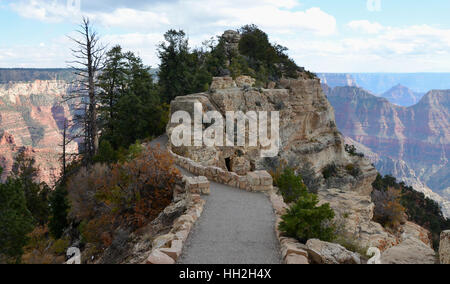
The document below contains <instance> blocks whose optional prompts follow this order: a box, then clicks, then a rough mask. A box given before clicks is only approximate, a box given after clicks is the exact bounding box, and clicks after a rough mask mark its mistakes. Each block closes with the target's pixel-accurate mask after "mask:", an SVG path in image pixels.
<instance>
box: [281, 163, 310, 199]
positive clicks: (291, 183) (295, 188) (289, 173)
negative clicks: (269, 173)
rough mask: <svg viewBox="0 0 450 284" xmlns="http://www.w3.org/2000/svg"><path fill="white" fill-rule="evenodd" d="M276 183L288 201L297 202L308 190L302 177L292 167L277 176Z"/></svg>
mask: <svg viewBox="0 0 450 284" xmlns="http://www.w3.org/2000/svg"><path fill="white" fill-rule="evenodd" d="M275 183H276V185H277V186H278V188H279V190H280V193H281V195H282V196H283V198H284V201H285V202H286V203H291V202H295V201H297V199H298V198H299V197H300V196H303V195H304V194H306V193H307V192H308V189H307V188H306V186H305V184H304V183H303V180H302V178H301V177H300V176H297V175H296V174H295V172H294V170H293V169H291V168H286V169H285V170H284V171H283V173H282V174H281V175H280V176H277V177H276V180H275Z"/></svg>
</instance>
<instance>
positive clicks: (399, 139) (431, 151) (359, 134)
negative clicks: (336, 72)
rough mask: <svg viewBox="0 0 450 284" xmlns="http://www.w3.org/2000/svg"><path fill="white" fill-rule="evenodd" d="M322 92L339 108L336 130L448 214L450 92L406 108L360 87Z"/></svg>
mask: <svg viewBox="0 0 450 284" xmlns="http://www.w3.org/2000/svg"><path fill="white" fill-rule="evenodd" d="M324 90H325V93H326V94H327V96H328V98H329V100H330V102H331V104H332V105H333V107H334V108H335V110H336V113H337V116H336V121H337V125H338V128H339V129H340V130H341V131H342V132H343V134H344V135H345V136H346V137H349V138H350V139H351V140H353V141H354V142H356V143H354V142H352V141H350V140H349V141H348V142H349V143H351V144H355V145H356V146H359V147H358V148H359V149H360V151H362V152H365V153H366V154H368V155H369V157H371V159H372V161H373V162H374V163H375V166H376V167H377V169H378V170H379V171H380V172H381V173H382V174H392V175H394V176H395V177H397V178H399V179H400V180H403V181H405V182H407V183H408V184H409V185H412V186H414V187H415V188H416V189H417V190H419V191H422V192H424V193H425V194H426V195H428V196H429V197H432V198H433V199H435V200H436V201H438V202H440V204H441V205H442V206H443V209H444V210H443V211H445V212H444V213H445V214H446V215H447V216H450V210H449V209H450V204H449V203H448V199H447V201H446V200H444V199H442V198H440V197H439V196H438V195H442V196H444V197H446V194H447V193H448V191H449V186H450V180H449V176H448V172H449V163H448V158H449V156H448V153H449V150H450V131H449V130H450V120H449V117H450V116H449V114H450V104H449V102H450V91H431V92H429V93H427V94H426V95H425V96H424V97H423V98H422V99H421V100H420V102H419V103H418V104H416V105H414V106H411V107H408V108H406V107H400V106H396V105H393V104H391V103H389V102H388V101H387V100H386V99H384V98H380V97H376V96H374V95H373V94H371V93H369V92H367V91H365V90H363V89H361V88H356V87H336V88H334V89H331V88H329V87H327V86H324ZM361 145H363V146H364V147H361ZM430 188H431V190H432V191H434V194H433V192H432V191H431V190H430Z"/></svg>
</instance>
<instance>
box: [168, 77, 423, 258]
mask: <svg viewBox="0 0 450 284" xmlns="http://www.w3.org/2000/svg"><path fill="white" fill-rule="evenodd" d="M252 83H253V81H252V80H251V79H249V78H242V77H241V78H237V79H236V82H235V81H233V80H232V79H231V78H215V79H214V81H213V84H212V89H211V91H210V92H207V93H200V94H194V95H188V96H184V97H178V98H176V99H175V100H174V101H173V102H172V104H171V112H172V114H173V113H175V112H177V111H180V110H184V111H187V112H188V113H190V114H191V115H192V117H194V116H193V111H194V104H195V103H201V105H202V109H203V111H204V112H206V111H213V110H214V111H218V112H219V113H220V114H221V115H222V116H223V118H225V116H226V112H228V111H242V112H248V111H279V116H280V129H279V134H280V140H281V141H280V152H279V154H278V155H277V156H276V157H273V158H262V157H261V155H260V154H261V150H262V148H261V147H260V146H259V147H249V146H244V147H237V146H236V147H184V146H180V147H175V146H173V145H172V150H173V151H174V152H176V153H177V154H179V155H182V156H185V157H188V158H190V159H192V160H194V161H196V162H199V163H201V164H204V165H205V166H217V167H220V168H222V169H224V170H227V171H232V172H239V174H245V172H248V171H252V170H269V171H271V170H275V169H276V167H277V166H279V165H280V164H287V165H289V166H291V167H294V168H295V169H297V170H298V171H300V172H302V173H309V176H308V174H307V175H306V176H305V174H303V175H304V178H306V179H309V180H311V179H314V180H316V183H317V190H318V194H319V197H320V199H321V202H323V203H330V205H331V206H332V208H333V209H334V210H335V212H336V215H337V217H336V220H337V222H340V224H341V225H342V227H343V234H344V235H346V236H347V237H348V238H350V239H353V240H356V241H357V242H359V243H361V244H362V245H363V246H376V247H379V248H380V249H382V250H385V249H388V248H390V247H392V246H395V245H397V244H398V243H400V242H401V238H399V236H394V235H392V234H390V233H388V232H387V231H386V230H385V229H384V228H383V227H382V226H381V225H380V224H378V223H375V222H373V221H372V218H373V209H374V205H373V203H372V201H371V197H370V194H371V192H372V185H371V184H372V182H373V181H374V179H375V177H376V175H377V171H376V170H375V168H374V167H373V166H372V165H371V164H370V162H369V160H367V159H364V158H360V157H355V156H350V155H349V154H348V153H347V152H346V151H345V150H344V138H343V136H342V135H341V134H340V132H339V131H338V128H337V127H336V124H335V115H334V111H333V108H332V107H331V105H330V104H329V102H328V100H327V98H326V96H325V95H324V93H323V91H322V89H321V85H320V81H319V79H307V78H302V77H301V78H299V79H282V80H281V81H280V82H279V84H278V88H276V89H258V88H253V87H252V86H251V85H252ZM177 125H179V124H177V123H173V124H169V125H168V128H167V132H168V135H169V137H171V135H172V133H173V131H174V129H175V127H176V126H177ZM247 134H248V133H247ZM329 165H335V166H336V167H337V174H336V175H334V176H333V177H331V178H328V179H325V178H324V177H323V175H322V170H323V169H324V168H326V167H327V166H329ZM349 165H351V166H352V167H354V168H358V169H359V171H358V174H357V175H351V174H349V173H348V171H347V170H345V169H346V168H348V166H349ZM305 169H309V171H305ZM428 243H429V240H428ZM428 248H429V246H428ZM429 249H430V248H429Z"/></svg>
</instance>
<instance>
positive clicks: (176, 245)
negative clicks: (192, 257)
mask: <svg viewBox="0 0 450 284" xmlns="http://www.w3.org/2000/svg"><path fill="white" fill-rule="evenodd" d="M182 250H183V242H182V241H181V240H173V241H172V245H171V246H170V248H162V249H160V251H161V252H162V253H165V254H167V255H168V256H170V257H171V258H172V259H173V260H174V261H177V259H178V257H180V255H181V252H182Z"/></svg>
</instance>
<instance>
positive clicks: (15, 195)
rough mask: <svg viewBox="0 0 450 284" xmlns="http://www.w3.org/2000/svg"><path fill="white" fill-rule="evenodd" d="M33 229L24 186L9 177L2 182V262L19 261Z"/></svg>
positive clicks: (0, 187) (0, 243)
mask: <svg viewBox="0 0 450 284" xmlns="http://www.w3.org/2000/svg"><path fill="white" fill-rule="evenodd" d="M1 171H2V170H0V173H1ZM32 230H33V217H32V215H31V213H30V211H29V210H28V209H27V202H26V199H25V193H24V190H23V186H22V184H21V183H20V181H18V180H14V179H11V178H9V179H8V180H7V182H6V183H5V184H0V262H16V263H19V262H20V260H21V256H22V254H23V247H24V246H25V245H26V244H27V240H28V238H27V234H29V233H30V232H31V231H32Z"/></svg>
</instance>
